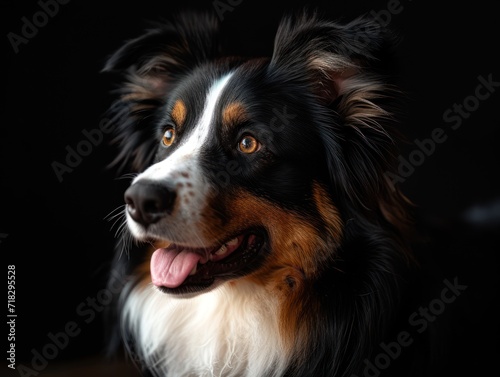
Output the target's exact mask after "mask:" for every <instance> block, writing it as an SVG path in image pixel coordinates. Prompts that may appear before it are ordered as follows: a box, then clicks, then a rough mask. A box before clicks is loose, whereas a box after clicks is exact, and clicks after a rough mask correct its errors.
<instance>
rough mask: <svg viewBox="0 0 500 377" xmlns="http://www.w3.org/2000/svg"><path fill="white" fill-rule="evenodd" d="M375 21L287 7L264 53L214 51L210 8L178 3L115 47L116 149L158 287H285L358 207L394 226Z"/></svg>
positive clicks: (134, 229) (329, 245)
mask: <svg viewBox="0 0 500 377" xmlns="http://www.w3.org/2000/svg"><path fill="white" fill-rule="evenodd" d="M384 34H385V33H384V31H383V30H382V28H381V27H380V25H378V24H377V23H375V22H373V21H370V20H367V19H357V20H355V21H353V22H351V23H348V24H336V23H332V22H325V21H322V20H320V19H318V18H317V17H316V16H299V17H295V18H293V17H289V18H286V19H285V20H284V21H283V22H282V23H281V25H280V27H279V29H278V32H277V35H276V38H275V44H274V52H273V55H272V56H271V57H270V58H258V59H247V58H238V57H226V56H225V55H224V54H223V52H222V51H221V46H220V43H219V41H220V38H219V31H218V26H217V21H216V20H215V19H214V18H211V17H210V16H200V15H191V16H190V15H183V16H180V17H179V18H178V19H177V20H176V21H175V22H173V23H170V24H165V25H162V26H160V27H158V28H156V29H153V30H150V31H148V32H147V33H146V34H145V35H143V36H141V37H139V38H137V39H135V40H132V41H129V42H128V43H126V44H125V45H124V46H123V47H122V48H120V49H119V50H118V51H117V52H116V53H115V54H114V55H113V56H112V57H111V58H110V59H109V61H108V63H107V65H106V67H105V71H118V72H122V73H124V74H126V82H125V84H124V86H123V89H122V95H121V97H120V99H119V101H118V105H119V106H117V107H115V109H118V110H117V111H123V109H126V112H127V114H128V115H127V120H126V121H124V122H122V123H121V124H120V125H119V126H118V137H117V140H118V143H119V145H120V148H121V152H120V154H119V156H118V159H117V161H119V162H121V163H123V166H129V167H130V168H131V169H132V170H133V171H135V172H137V173H139V174H138V175H137V176H136V177H135V179H134V180H133V182H132V184H131V185H130V187H129V188H128V190H127V191H126V193H125V202H126V217H127V223H128V227H129V230H130V232H131V234H132V235H133V237H135V238H136V239H138V240H143V241H149V242H153V243H154V244H155V245H156V248H157V250H156V251H155V252H154V253H153V255H152V257H151V275H152V281H153V283H154V284H155V285H157V286H159V287H161V288H162V289H163V290H164V291H167V292H171V293H186V292H199V291H204V290H206V289H209V288H212V287H214V286H215V285H217V283H220V282H223V281H227V280H231V279H235V278H241V277H245V278H246V279H252V280H254V281H257V282H259V283H260V284H270V285H273V286H274V287H276V288H278V289H283V290H286V289H291V288H294V287H296V286H299V285H301V284H304V282H305V281H307V279H310V278H313V277H315V276H317V275H318V274H320V273H321V270H322V269H323V266H325V265H327V264H328V263H329V262H330V261H331V259H332V258H334V256H335V251H336V249H337V248H338V246H339V245H340V244H341V242H342V237H343V228H344V223H345V221H346V220H348V217H351V216H353V213H357V214H358V215H359V216H363V217H366V218H369V217H373V218H377V219H378V218H379V217H380V219H382V218H383V219H385V220H384V221H387V222H388V224H393V225H395V226H398V223H400V222H401V216H400V215H401V214H400V211H399V206H400V202H401V200H400V196H399V194H398V192H397V191H395V190H394V189H393V187H390V186H389V185H388V183H387V182H386V180H385V179H384V172H385V171H387V170H388V169H389V168H390V161H391V160H392V157H393V147H394V142H393V139H392V137H391V136H390V134H389V131H388V129H386V128H385V127H382V126H381V121H384V120H385V119H387V118H388V117H389V113H388V112H387V111H386V110H385V109H384V107H382V106H383V105H382V102H383V101H385V100H386V99H387V96H388V93H389V89H388V88H387V87H386V86H385V85H384V84H383V80H382V77H383V76H381V75H380V74H381V71H380V69H381V68H382V65H381V64H380V63H381V60H380V58H381V57H382V56H383V54H384V53H385V51H386V50H385V48H386V39H385V35H384ZM377 221H379V220H377Z"/></svg>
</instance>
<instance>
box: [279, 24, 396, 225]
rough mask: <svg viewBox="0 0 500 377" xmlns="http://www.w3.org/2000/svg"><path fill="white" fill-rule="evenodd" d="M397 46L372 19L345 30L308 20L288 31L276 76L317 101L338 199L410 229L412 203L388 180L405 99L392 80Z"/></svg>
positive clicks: (284, 28) (282, 31) (285, 27)
mask: <svg viewBox="0 0 500 377" xmlns="http://www.w3.org/2000/svg"><path fill="white" fill-rule="evenodd" d="M396 43H397V38H396V37H395V36H393V35H391V34H390V32H389V31H388V30H387V28H384V27H382V26H381V25H380V24H378V23H377V22H376V21H374V20H373V19H371V18H369V17H360V18H357V19H355V20H353V21H351V22H348V23H342V24H341V23H335V22H330V21H323V20H320V19H319V18H318V17H317V15H312V16H308V15H305V14H303V15H300V16H298V17H288V18H286V19H285V20H284V21H283V22H282V23H281V25H280V27H279V29H278V32H277V35H276V39H275V48H274V54H273V57H272V60H271V67H270V68H271V69H274V73H275V74H282V75H283V77H286V78H288V79H293V80H297V81H299V82H302V83H303V85H305V86H306V87H307V89H308V90H307V93H310V94H311V96H312V97H313V98H314V101H313V102H314V103H315V106H316V108H315V110H314V111H315V113H316V117H317V118H319V119H321V121H320V126H319V128H320V129H319V132H320V134H321V137H322V139H323V141H324V147H325V154H326V159H327V165H328V168H329V170H330V180H331V184H332V186H333V188H334V190H335V191H336V193H337V195H339V196H343V197H344V198H345V199H346V200H347V201H349V202H350V203H351V204H352V205H353V206H355V207H356V208H361V209H365V210H368V212H373V211H376V212H377V213H382V214H383V216H384V217H385V218H386V219H388V220H389V221H390V222H391V223H395V222H399V221H401V222H402V223H403V222H404V221H403V220H402V219H401V216H403V212H404V211H401V210H400V208H401V206H403V205H404V202H405V199H404V198H403V197H402V196H401V195H400V194H399V192H398V191H397V190H395V188H394V186H392V184H390V182H388V180H387V179H386V172H388V171H392V169H393V165H394V163H395V158H396V156H397V148H396V142H395V140H396V139H397V136H396V135H397V133H396V132H395V131H394V130H393V125H394V114H393V113H392V110H393V109H394V108H393V105H395V104H396V103H397V101H396V100H395V99H396V97H397V96H395V94H397V93H398V92H397V90H395V88H394V87H393V86H392V85H390V84H388V82H389V81H388V79H389V77H388V76H387V72H388V70H390V69H391V68H392V59H391V55H392V52H393V50H394V47H395V45H396ZM305 92H306V91H305ZM393 99H394V101H393Z"/></svg>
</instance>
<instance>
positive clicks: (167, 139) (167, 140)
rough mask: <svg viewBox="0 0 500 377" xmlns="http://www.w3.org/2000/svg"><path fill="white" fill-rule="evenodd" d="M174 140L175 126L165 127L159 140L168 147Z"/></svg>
mask: <svg viewBox="0 0 500 377" xmlns="http://www.w3.org/2000/svg"><path fill="white" fill-rule="evenodd" d="M174 140H175V128H174V127H172V126H169V127H167V129H166V130H165V132H164V134H163V137H162V139H161V142H162V144H163V146H165V147H170V146H171V145H172V144H173V142H174Z"/></svg>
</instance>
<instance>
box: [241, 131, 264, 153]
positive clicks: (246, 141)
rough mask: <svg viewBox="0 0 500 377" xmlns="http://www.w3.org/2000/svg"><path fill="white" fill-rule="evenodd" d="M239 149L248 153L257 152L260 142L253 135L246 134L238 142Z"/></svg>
mask: <svg viewBox="0 0 500 377" xmlns="http://www.w3.org/2000/svg"><path fill="white" fill-rule="evenodd" d="M238 149H239V150H240V152H243V153H246V154H250V153H255V152H257V151H258V150H259V149H260V143H259V142H258V141H257V139H256V138H254V137H253V136H250V135H246V136H243V137H242V138H241V140H240V142H239V143H238Z"/></svg>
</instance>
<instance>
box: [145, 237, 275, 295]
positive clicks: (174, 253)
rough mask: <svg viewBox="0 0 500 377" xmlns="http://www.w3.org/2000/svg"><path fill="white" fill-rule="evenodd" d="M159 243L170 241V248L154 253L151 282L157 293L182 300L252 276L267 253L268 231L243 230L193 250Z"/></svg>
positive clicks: (182, 246) (171, 243) (172, 244)
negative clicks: (214, 243)
mask: <svg viewBox="0 0 500 377" xmlns="http://www.w3.org/2000/svg"><path fill="white" fill-rule="evenodd" d="M162 242H163V243H164V244H167V243H169V242H170V245H169V246H167V247H161V248H159V249H157V250H156V251H155V252H154V253H153V256H152V258H151V278H152V282H153V284H154V285H155V286H156V287H157V289H158V290H159V291H160V292H163V293H166V294H171V295H176V296H179V297H185V298H189V297H193V296H196V295H199V294H202V293H206V292H209V291H211V290H213V289H215V288H217V287H218V286H220V285H221V284H224V283H226V282H228V281H231V280H235V279H238V278H241V277H244V276H246V275H249V274H251V273H252V272H254V271H255V270H257V269H258V268H259V266H261V264H262V262H263V260H264V259H265V256H266V255H267V254H268V252H269V246H268V245H269V242H268V236H267V232H265V231H264V230H263V229H247V230H244V231H242V232H239V233H237V234H236V235H233V236H231V237H228V239H227V241H226V242H225V243H222V244H220V245H216V246H212V247H204V248H193V247H189V246H185V245H177V244H175V243H174V242H171V241H165V240H163V241H160V243H162ZM186 269H189V271H190V272H189V274H187V270H186ZM179 271H181V272H179ZM186 275H187V276H186Z"/></svg>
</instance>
